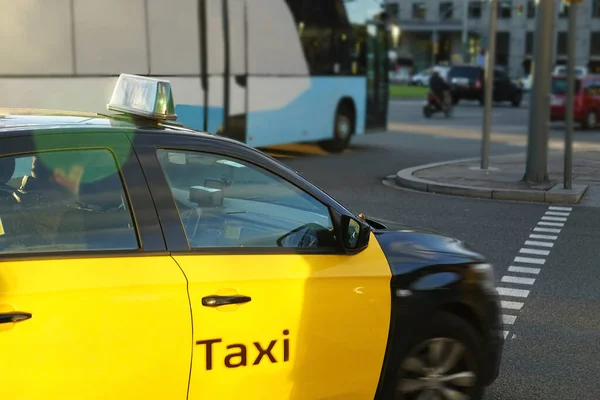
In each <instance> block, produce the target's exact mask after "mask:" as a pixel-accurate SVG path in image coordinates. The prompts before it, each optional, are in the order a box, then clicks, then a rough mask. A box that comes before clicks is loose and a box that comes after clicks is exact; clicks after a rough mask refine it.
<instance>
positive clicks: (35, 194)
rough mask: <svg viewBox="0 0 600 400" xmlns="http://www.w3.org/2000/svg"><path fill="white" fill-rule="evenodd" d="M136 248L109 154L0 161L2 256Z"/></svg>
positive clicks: (50, 155)
mask: <svg viewBox="0 0 600 400" xmlns="http://www.w3.org/2000/svg"><path fill="white" fill-rule="evenodd" d="M138 247H139V245H138V241H137V235H136V232H135V228H134V224H133V218H132V215H131V213H130V208H129V204H128V203H127V200H126V196H125V190H124V187H123V183H122V181H121V178H120V174H119V171H118V166H117V164H116V162H115V160H114V158H113V155H112V153H111V152H110V151H108V150H104V149H93V150H77V151H53V152H41V153H35V154H27V155H19V156H17V157H0V254H15V253H38V252H57V251H65V252H70V251H86V250H87V251H89V250H130V249H137V248H138Z"/></svg>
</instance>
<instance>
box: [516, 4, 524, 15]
mask: <svg viewBox="0 0 600 400" xmlns="http://www.w3.org/2000/svg"><path fill="white" fill-rule="evenodd" d="M517 15H518V16H519V17H522V16H523V4H518V5H517Z"/></svg>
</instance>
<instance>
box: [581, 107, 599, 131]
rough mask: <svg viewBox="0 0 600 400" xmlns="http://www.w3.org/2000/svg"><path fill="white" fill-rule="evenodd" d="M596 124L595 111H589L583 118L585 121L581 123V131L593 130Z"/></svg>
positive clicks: (596, 116)
mask: <svg viewBox="0 0 600 400" xmlns="http://www.w3.org/2000/svg"><path fill="white" fill-rule="evenodd" d="M597 124H598V115H597V114H596V111H590V112H589V113H587V115H586V116H585V120H584V121H583V123H582V125H583V129H594V128H595V127H596V125H597Z"/></svg>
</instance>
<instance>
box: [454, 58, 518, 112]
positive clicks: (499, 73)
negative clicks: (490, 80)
mask: <svg viewBox="0 0 600 400" xmlns="http://www.w3.org/2000/svg"><path fill="white" fill-rule="evenodd" d="M484 77H485V72H484V69H483V68H482V67H480V66H477V65H455V66H453V67H451V68H450V70H449V71H448V75H447V80H448V84H450V91H451V93H452V100H453V102H454V104H457V103H458V102H459V101H460V100H478V101H479V104H481V105H483V99H484V94H483V88H484ZM522 100H523V89H522V88H521V87H519V86H517V85H516V84H515V83H514V82H513V81H512V80H511V79H510V78H509V77H508V74H507V73H506V72H505V71H504V70H503V69H502V68H499V67H496V68H494V93H493V101H495V102H510V103H511V104H512V105H513V107H519V106H520V105H521V101H522Z"/></svg>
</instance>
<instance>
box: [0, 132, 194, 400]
mask: <svg viewBox="0 0 600 400" xmlns="http://www.w3.org/2000/svg"><path fill="white" fill-rule="evenodd" d="M54 131H57V129H54ZM72 131H73V128H71V132H72ZM32 132H33V131H32ZM116 155H118V157H116ZM116 160H118V161H116ZM0 179H1V180H2V181H1V182H0V399H10V400H39V399H48V400H53V399H56V400H58V399H60V400H71V399H73V400H75V399H77V400H79V399H114V400H118V399H123V400H125V399H127V400H129V399H157V400H158V399H173V400H184V399H186V395H187V386H188V382H189V380H188V378H189V368H190V362H191V346H190V345H191V340H192V338H191V322H190V309H189V301H188V297H187V291H186V281H185V277H184V275H183V274H182V272H181V270H180V269H179V267H178V266H177V264H176V263H175V262H174V261H173V260H172V258H171V257H169V255H168V254H167V253H166V251H165V250H166V249H165V244H164V239H163V237H162V233H161V231H160V228H159V226H158V220H157V218H156V212H155V210H154V207H153V205H152V199H151V197H150V194H149V192H148V190H147V186H146V184H145V181H144V178H143V175H142V172H141V169H140V166H139V163H138V161H137V159H136V157H135V156H134V155H133V154H131V145H130V143H129V142H128V140H127V137H126V136H125V135H123V134H119V133H117V132H115V133H110V134H109V135H108V136H107V135H102V134H90V133H80V134H79V135H77V134H66V133H63V134H60V135H51V134H48V133H36V134H35V137H33V133H32V136H31V137H18V138H11V137H6V136H5V137H2V136H1V135H0ZM55 185H58V186H55ZM61 185H62V186H61ZM19 187H20V190H16V189H18V188H19ZM125 187H127V188H128V190H125ZM11 188H12V189H11ZM13 189H15V190H16V192H15V191H14V190H13ZM71 190H72V191H73V192H71ZM12 192H14V195H13V194H12ZM58 193H60V196H59V195H58ZM75 193H77V195H75ZM63 195H64V197H63ZM71 195H73V196H74V197H71ZM15 196H16V197H15ZM17 198H18V201H16V199H17ZM73 198H76V199H78V200H79V201H80V208H77V209H69V210H67V211H65V210H64V209H63V208H62V204H63V200H64V201H65V203H66V202H67V201H69V202H70V201H71V200H72V199H73ZM46 200H50V201H46Z"/></svg>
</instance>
